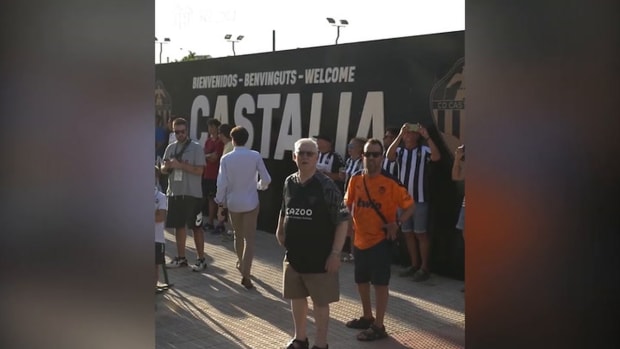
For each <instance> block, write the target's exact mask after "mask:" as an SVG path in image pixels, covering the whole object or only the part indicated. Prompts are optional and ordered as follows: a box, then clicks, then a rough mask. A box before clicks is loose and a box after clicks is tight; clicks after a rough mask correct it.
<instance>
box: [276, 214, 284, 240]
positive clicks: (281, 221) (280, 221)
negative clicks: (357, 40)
mask: <svg viewBox="0 0 620 349" xmlns="http://www.w3.org/2000/svg"><path fill="white" fill-rule="evenodd" d="M285 239H286V235H285V234H284V216H282V212H280V216H279V218H278V227H277V228H276V240H278V244H280V246H284V240H285Z"/></svg>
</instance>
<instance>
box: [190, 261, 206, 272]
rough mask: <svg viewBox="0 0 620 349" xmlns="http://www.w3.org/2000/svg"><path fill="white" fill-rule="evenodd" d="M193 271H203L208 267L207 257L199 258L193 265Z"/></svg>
mask: <svg viewBox="0 0 620 349" xmlns="http://www.w3.org/2000/svg"><path fill="white" fill-rule="evenodd" d="M191 268H192V271H202V270H205V269H207V262H205V259H204V258H202V259H197V260H196V264H194V265H192V266H191Z"/></svg>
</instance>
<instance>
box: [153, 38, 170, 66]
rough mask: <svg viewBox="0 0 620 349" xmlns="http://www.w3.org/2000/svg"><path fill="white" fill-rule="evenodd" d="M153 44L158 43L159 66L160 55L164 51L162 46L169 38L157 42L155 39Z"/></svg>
mask: <svg viewBox="0 0 620 349" xmlns="http://www.w3.org/2000/svg"><path fill="white" fill-rule="evenodd" d="M155 42H156V43H159V63H160V64H161V53H162V52H163V51H164V44H167V43H169V42H170V38H164V41H159V40H157V37H155Z"/></svg>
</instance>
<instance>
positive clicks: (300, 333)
mask: <svg viewBox="0 0 620 349" xmlns="http://www.w3.org/2000/svg"><path fill="white" fill-rule="evenodd" d="M291 310H292V312H293V325H294V326H295V339H299V340H304V339H306V338H308V334H307V331H306V322H307V320H306V319H307V316H308V299H307V298H297V299H291Z"/></svg>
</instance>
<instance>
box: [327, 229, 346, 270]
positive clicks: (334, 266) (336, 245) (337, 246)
mask: <svg viewBox="0 0 620 349" xmlns="http://www.w3.org/2000/svg"><path fill="white" fill-rule="evenodd" d="M348 226H349V221H348V220H346V221H342V222H340V223H338V225H337V226H336V232H335V233H334V242H333V243H332V252H331V253H330V254H329V257H327V260H326V261H325V271H327V272H328V273H336V272H338V269H340V251H342V246H343V245H344V240H345V239H346V237H347V229H348Z"/></svg>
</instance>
